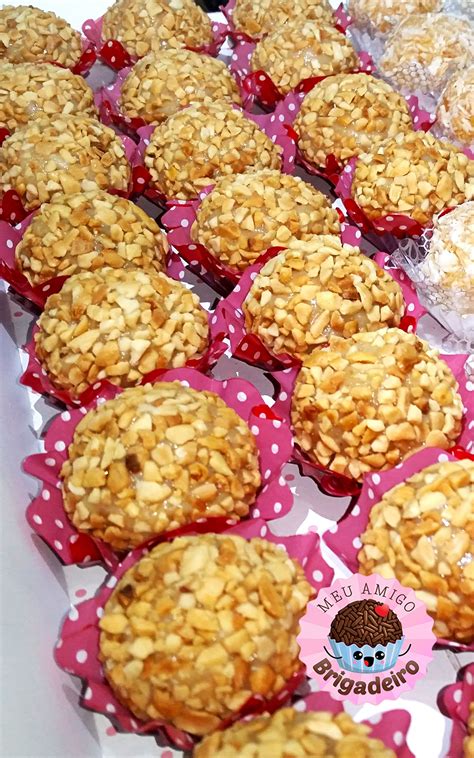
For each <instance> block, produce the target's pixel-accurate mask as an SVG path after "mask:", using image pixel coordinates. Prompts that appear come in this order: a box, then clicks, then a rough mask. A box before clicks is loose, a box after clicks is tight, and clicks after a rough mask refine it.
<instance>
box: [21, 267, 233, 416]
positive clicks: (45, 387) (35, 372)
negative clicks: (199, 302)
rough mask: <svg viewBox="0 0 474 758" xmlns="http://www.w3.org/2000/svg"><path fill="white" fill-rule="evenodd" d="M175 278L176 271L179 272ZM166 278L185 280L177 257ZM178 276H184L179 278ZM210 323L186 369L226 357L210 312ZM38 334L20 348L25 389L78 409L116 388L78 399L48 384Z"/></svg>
mask: <svg viewBox="0 0 474 758" xmlns="http://www.w3.org/2000/svg"><path fill="white" fill-rule="evenodd" d="M179 269H181V270H180V271H179V273H178V275H177V276H176V271H177V270H179ZM168 274H170V275H171V274H172V275H173V277H174V278H175V279H182V278H183V276H184V269H183V267H182V264H181V262H180V261H179V259H178V257H177V256H173V260H172V263H171V265H170V266H169V267H168ZM181 274H182V275H183V276H181ZM208 323H209V345H208V347H207V350H206V351H205V352H204V353H203V355H201V356H199V357H197V358H190V359H189V360H188V361H187V362H186V368H194V369H197V370H198V371H201V372H204V373H205V372H207V371H209V369H210V368H211V367H212V366H214V365H215V363H217V361H218V360H219V358H220V357H221V356H222V355H223V354H224V353H225V351H226V349H227V345H226V343H225V342H224V341H223V335H221V334H219V332H218V330H217V329H216V325H215V322H214V323H213V315H212V312H208ZM38 331H39V327H38V326H37V325H36V326H35V327H34V329H33V331H32V334H31V337H30V339H29V340H28V342H27V343H26V344H25V345H24V346H23V350H24V351H25V352H26V353H27V355H28V364H27V366H26V369H25V371H24V373H23V374H22V376H21V377H20V384H23V385H24V386H25V387H30V389H32V390H34V391H35V392H38V393H39V394H40V395H49V396H50V397H52V398H54V399H55V400H58V401H59V402H61V403H64V404H65V405H66V406H67V407H69V408H79V407H81V406H88V405H89V404H90V403H91V402H93V401H94V399H95V398H96V397H97V396H98V394H99V392H102V391H104V388H105V387H110V388H111V389H112V390H113V391H115V386H116V385H114V384H112V382H109V381H108V380H107V379H101V380H98V381H97V382H95V384H93V385H92V386H91V387H88V388H87V389H86V390H84V392H83V393H82V394H81V395H80V396H79V397H77V398H74V397H71V395H70V393H69V392H67V391H65V390H60V389H57V388H56V387H55V386H54V385H53V384H52V382H51V381H50V380H49V378H48V375H47V373H46V371H45V370H44V369H43V367H42V364H41V362H40V361H39V359H38V357H37V355H36V347H35V340H34V337H35V334H36V333H37V332H38ZM168 370H172V369H155V370H153V371H151V372H150V373H148V374H146V375H145V376H144V377H143V378H142V380H141V381H140V382H139V383H138V385H143V384H147V382H150V381H154V380H155V381H156V377H157V375H158V374H162V373H163V372H164V371H168Z"/></svg>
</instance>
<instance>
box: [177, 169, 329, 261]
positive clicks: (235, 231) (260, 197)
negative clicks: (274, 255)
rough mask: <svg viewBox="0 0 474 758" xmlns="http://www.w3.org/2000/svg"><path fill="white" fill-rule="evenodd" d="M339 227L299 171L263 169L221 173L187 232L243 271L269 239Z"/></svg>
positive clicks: (308, 235) (281, 242) (307, 236)
mask: <svg viewBox="0 0 474 758" xmlns="http://www.w3.org/2000/svg"><path fill="white" fill-rule="evenodd" d="M339 230H340V223H339V218H338V215H337V212H336V211H335V210H334V209H333V208H332V207H331V205H330V203H329V201H328V199H327V197H326V196H325V195H323V193H322V192H319V191H318V190H317V189H315V188H314V187H312V186H311V185H310V184H307V183H306V182H304V181H303V180H302V179H300V178H298V177H295V176H289V175H288V174H282V173H281V172H280V171H272V170H270V169H262V170H260V171H254V172H249V173H248V174H237V175H236V176H228V177H224V178H222V179H219V181H218V182H217V183H216V186H215V187H214V188H213V189H212V191H211V192H210V193H209V194H208V195H207V196H206V197H205V198H204V200H203V201H202V203H201V204H200V206H199V208H198V211H197V214H196V221H195V222H194V223H193V225H192V227H191V238H192V240H193V241H194V242H198V243H200V244H201V245H204V246H205V247H207V249H208V250H210V252H211V253H212V254H213V255H215V256H216V258H218V259H219V260H220V261H221V262H222V263H225V264H226V265H227V266H230V267H232V268H234V269H236V270H238V271H243V270H244V269H246V268H247V266H250V265H251V264H252V263H254V261H255V260H256V259H257V258H258V257H259V255H261V254H262V253H264V252H265V251H266V250H268V248H269V247H272V245H273V246H275V245H276V246H283V245H287V244H288V243H289V242H290V241H291V240H308V239H310V238H311V237H312V236H313V235H315V234H330V233H337V232H339Z"/></svg>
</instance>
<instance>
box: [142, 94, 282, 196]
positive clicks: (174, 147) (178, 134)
mask: <svg viewBox="0 0 474 758" xmlns="http://www.w3.org/2000/svg"><path fill="white" fill-rule="evenodd" d="M145 165H146V167H147V168H148V170H149V171H150V174H151V182H150V183H151V186H152V187H154V188H155V189H157V190H159V191H160V192H162V193H163V194H164V195H165V196H167V197H175V198H177V199H179V200H186V199H190V198H194V197H196V196H197V195H198V194H199V191H200V190H202V189H204V187H207V186H209V185H210V184H213V183H215V182H216V180H217V179H218V178H219V177H221V176H225V175H228V174H238V173H240V172H242V171H252V170H255V169H261V168H280V167H281V148H280V147H279V146H277V145H275V144H274V143H273V142H272V141H271V139H270V137H267V135H266V134H265V133H264V132H263V131H261V129H259V128H258V126H257V125H256V124H255V123H254V122H253V121H251V120H250V119H249V118H247V117H246V116H245V115H244V114H243V113H242V111H239V110H236V109H234V108H231V107H230V106H229V105H226V104H225V103H203V104H201V105H191V106H190V107H189V108H185V109H184V110H182V111H179V113H176V114H174V115H173V116H170V117H169V118H168V119H167V120H166V121H165V122H164V123H163V124H161V125H160V126H157V128H156V129H155V131H154V132H153V134H152V136H151V138H150V144H149V145H148V147H147V148H146V151H145Z"/></svg>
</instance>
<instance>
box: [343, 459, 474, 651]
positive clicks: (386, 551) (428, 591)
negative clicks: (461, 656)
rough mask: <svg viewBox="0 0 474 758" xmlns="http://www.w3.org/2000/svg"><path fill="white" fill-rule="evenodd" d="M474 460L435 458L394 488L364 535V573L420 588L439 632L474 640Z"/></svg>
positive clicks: (361, 561)
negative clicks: (437, 459) (437, 461)
mask: <svg viewBox="0 0 474 758" xmlns="http://www.w3.org/2000/svg"><path fill="white" fill-rule="evenodd" d="M473 530H474V461H471V460H461V461H446V462H441V463H435V464H434V465H431V466H428V467H427V468H424V469H422V470H421V471H420V472H418V473H416V474H414V475H413V476H410V477H409V478H408V479H407V480H406V481H405V482H403V483H402V484H399V485H397V486H396V487H393V488H392V489H390V490H388V492H386V493H385V494H384V496H383V498H382V500H381V501H380V502H378V503H377V504H376V505H374V506H373V508H372V510H371V512H370V520H369V524H368V526H367V529H366V530H365V532H364V534H362V536H361V542H362V550H361V551H360V553H359V557H358V560H359V570H360V572H361V573H362V574H367V575H372V574H379V575H380V576H383V577H384V578H386V579H391V578H393V577H395V578H396V579H397V580H398V581H399V582H400V583H401V584H402V585H403V586H405V587H412V588H413V589H414V590H415V591H416V593H417V595H418V597H419V598H420V599H421V600H422V601H423V602H424V603H425V605H426V608H427V611H428V613H429V614H430V615H431V616H432V617H433V619H434V628H433V631H434V633H435V634H436V636H437V637H442V638H445V639H449V640H452V641H454V642H462V643H465V644H470V643H472V642H473V641H474V560H473V554H474V539H473V534H474V532H473Z"/></svg>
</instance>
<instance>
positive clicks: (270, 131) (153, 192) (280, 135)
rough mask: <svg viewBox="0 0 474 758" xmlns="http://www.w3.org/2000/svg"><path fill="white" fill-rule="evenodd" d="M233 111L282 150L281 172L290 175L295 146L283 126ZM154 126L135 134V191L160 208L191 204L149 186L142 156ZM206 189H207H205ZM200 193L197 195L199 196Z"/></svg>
mask: <svg viewBox="0 0 474 758" xmlns="http://www.w3.org/2000/svg"><path fill="white" fill-rule="evenodd" d="M233 107H234V108H235V110H240V111H242V114H243V115H244V116H245V117H246V118H248V119H249V120H250V121H253V122H254V123H255V124H256V125H257V126H258V127H259V128H260V129H261V130H262V131H263V132H264V134H266V135H267V137H269V138H270V139H271V141H272V142H273V143H274V144H276V145H279V146H280V147H281V149H282V152H281V159H282V168H281V170H282V171H283V172H284V173H286V174H292V173H293V171H294V170H295V153H296V145H295V142H294V139H293V137H292V135H290V134H289V133H288V130H287V129H286V127H285V125H284V124H283V123H281V122H280V121H272V120H271V116H269V115H266V114H264V115H256V114H254V113H249V112H248V111H244V110H243V109H241V108H239V107H238V106H233ZM156 128H157V127H156V125H155V126H150V125H148V126H143V127H142V128H141V129H138V131H137V134H138V136H139V138H140V141H139V143H138V147H137V150H136V153H135V165H134V186H135V190H136V191H140V192H141V193H142V194H143V195H145V197H147V198H148V200H150V201H151V202H153V203H156V204H158V205H161V206H165V205H166V204H168V203H172V204H174V205H177V204H180V205H181V204H183V203H186V204H187V203H192V202H194V201H193V200H177V199H176V198H172V197H167V196H166V195H164V194H163V193H162V192H161V191H160V190H158V189H155V188H154V187H152V186H150V181H151V175H150V172H149V171H148V169H147V168H146V166H145V165H144V156H145V150H146V148H147V146H148V145H149V144H150V137H151V135H152V134H153V132H154V131H155V129H156ZM219 178H220V177H219ZM211 186H212V180H210V184H209V188H210V187H211ZM206 189H207V188H206ZM208 191H209V189H208ZM201 194H202V192H200V193H199V196H200V195H201Z"/></svg>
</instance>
